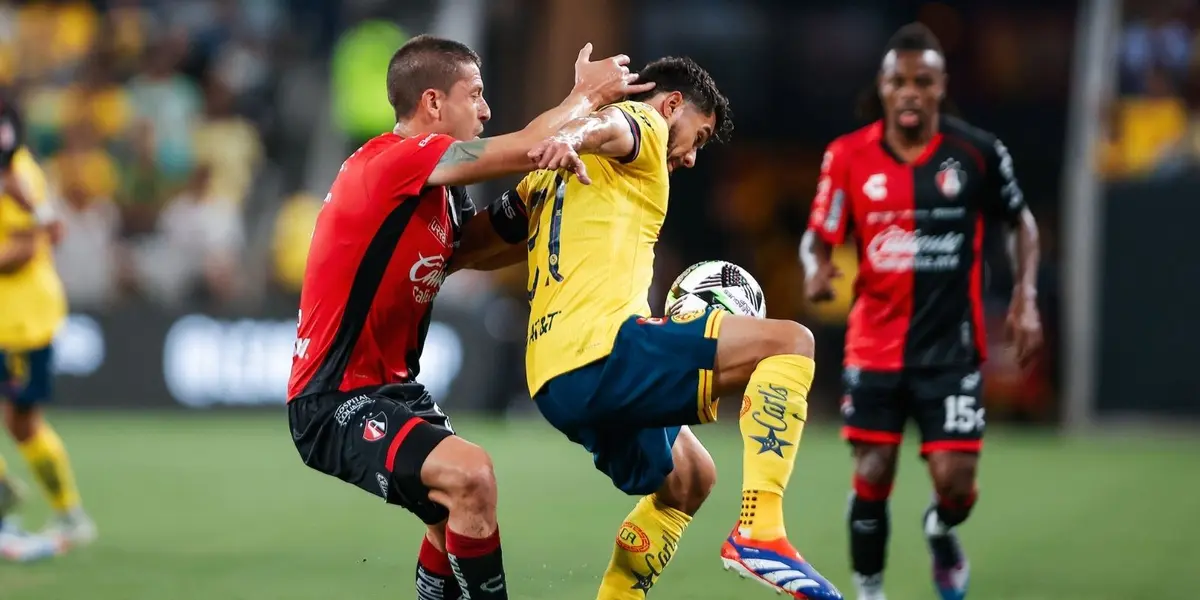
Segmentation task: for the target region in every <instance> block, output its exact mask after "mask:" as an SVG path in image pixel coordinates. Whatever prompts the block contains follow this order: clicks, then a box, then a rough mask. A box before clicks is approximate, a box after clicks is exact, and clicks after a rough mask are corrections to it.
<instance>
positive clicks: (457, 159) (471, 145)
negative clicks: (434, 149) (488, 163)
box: [438, 139, 488, 167]
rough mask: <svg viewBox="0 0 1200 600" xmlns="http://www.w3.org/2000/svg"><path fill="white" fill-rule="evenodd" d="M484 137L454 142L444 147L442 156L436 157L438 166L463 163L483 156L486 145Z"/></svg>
mask: <svg viewBox="0 0 1200 600" xmlns="http://www.w3.org/2000/svg"><path fill="white" fill-rule="evenodd" d="M487 143H488V141H487V140H486V139H479V140H472V141H469V142H454V143H453V144H450V147H449V148H446V153H445V154H442V158H440V159H438V166H439V167H449V166H453V165H459V164H463V163H469V162H475V161H477V160H479V157H481V156H483V150H484V148H485V147H487Z"/></svg>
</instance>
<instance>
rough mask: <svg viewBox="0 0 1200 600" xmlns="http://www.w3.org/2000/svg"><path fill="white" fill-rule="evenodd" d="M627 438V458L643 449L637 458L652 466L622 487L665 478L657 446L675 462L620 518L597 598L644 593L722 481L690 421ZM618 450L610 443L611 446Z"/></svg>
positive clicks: (636, 599)
mask: <svg viewBox="0 0 1200 600" xmlns="http://www.w3.org/2000/svg"><path fill="white" fill-rule="evenodd" d="M672 438H673V439H672ZM626 439H627V440H630V441H629V442H628V443H626V444H624V447H625V448H626V449H627V450H626V451H625V454H627V455H628V458H631V459H633V458H634V456H633V455H634V454H640V455H641V460H639V461H638V462H637V463H636V464H640V465H642V466H643V467H648V468H644V469H641V473H642V475H641V476H638V477H629V478H625V481H627V482H628V484H627V485H621V484H620V483H619V484H618V485H620V486H621V489H622V491H625V492H626V493H630V494H637V493H644V492H645V491H646V489H645V487H646V486H647V485H653V483H654V480H655V478H656V477H657V479H659V480H661V475H658V473H661V472H662V471H661V469H659V468H657V465H655V464H654V463H655V460H654V456H655V455H657V452H656V448H661V449H663V450H665V451H666V452H667V455H668V456H669V457H670V459H671V462H673V464H674V467H673V468H671V470H670V475H667V477H666V480H665V481H664V482H663V483H662V484H661V485H660V486H659V487H658V489H657V490H656V491H654V493H651V494H649V495H647V496H643V497H642V499H641V500H639V501H638V503H637V505H636V506H634V508H633V510H632V511H630V513H629V515H628V516H626V517H625V521H624V522H622V523H621V527H620V528H619V529H618V530H617V540H616V544H615V546H614V548H613V554H612V560H610V561H609V563H608V568H607V569H606V570H605V572H604V578H603V579H602V580H601V582H600V591H599V594H598V595H597V596H596V597H597V600H641V599H642V598H645V597H646V595H647V594H648V593H649V591H650V589H651V588H653V587H654V584H655V583H657V582H658V578H659V576H660V575H661V574H662V572H663V570H665V569H666V568H667V564H668V563H670V561H671V558H672V557H673V556H674V555H675V553H676V551H677V550H678V548H679V542H680V540H681V539H682V537H683V533H684V531H685V530H686V529H687V527H688V525H689V524H690V523H691V521H692V517H693V516H695V514H696V512H697V511H699V510H700V506H701V505H702V504H704V501H705V500H706V499H707V498H708V495H709V494H710V493H711V492H712V488H713V486H715V485H716V483H717V467H716V465H715V464H714V463H713V460H712V456H710V455H709V454H708V451H707V450H705V449H704V446H703V445H702V444H701V443H700V440H698V439H696V436H695V434H693V433H692V432H691V430H690V429H688V428H687V427H683V428H668V429H645V430H642V431H641V432H640V433H639V434H638V435H637V436H636V439H631V438H626ZM672 441H673V442H674V443H672ZM610 446H611V445H610ZM613 450H615V448H611V447H610V448H608V451H610V452H611V451H613ZM625 464H635V463H634V462H627V463H625ZM666 468H670V467H669V466H666ZM614 479H616V480H619V479H621V478H614ZM650 489H653V488H650Z"/></svg>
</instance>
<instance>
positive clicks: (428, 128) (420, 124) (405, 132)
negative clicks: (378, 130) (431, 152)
mask: <svg viewBox="0 0 1200 600" xmlns="http://www.w3.org/2000/svg"><path fill="white" fill-rule="evenodd" d="M392 133H394V134H396V135H398V136H400V137H406V138H410V137H419V136H422V135H429V134H431V133H444V132H442V131H438V130H437V128H436V127H434V126H433V124H432V123H428V122H424V121H422V120H420V119H409V120H407V121H399V122H397V123H396V126H395V127H393V128H392Z"/></svg>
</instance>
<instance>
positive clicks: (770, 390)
mask: <svg viewBox="0 0 1200 600" xmlns="http://www.w3.org/2000/svg"><path fill="white" fill-rule="evenodd" d="M758 395H759V397H760V398H762V401H763V407H762V410H756V411H754V412H753V413H752V414H751V418H753V419H754V422H755V423H758V424H759V425H762V426H763V427H764V428H765V429H766V430H767V431H766V434H764V435H752V436H750V439H752V440H754V441H756V442H758V443H759V444H761V447H760V448H759V449H758V453H759V454H766V453H767V452H773V453H775V454H776V455H778V456H779V457H780V458H783V449H784V448H786V447H788V446H792V445H793V444H792V442H789V441H787V440H781V439H779V434H781V433H784V432H786V431H787V430H788V429H789V428H790V425H789V424H788V417H792V418H794V419H795V420H797V421H801V420H802V419H801V418H800V415H799V414H797V413H792V414H788V405H787V401H788V390H787V388H785V387H783V386H778V385H768V386H767V387H766V388H765V389H764V388H763V387H762V386H759V388H758Z"/></svg>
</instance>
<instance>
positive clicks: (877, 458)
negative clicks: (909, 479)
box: [854, 445, 898, 487]
mask: <svg viewBox="0 0 1200 600" xmlns="http://www.w3.org/2000/svg"><path fill="white" fill-rule="evenodd" d="M897 456H898V448H897V447H896V446H885V445H860V446H856V447H855V449H854V476H855V477H856V478H857V479H859V480H861V481H863V482H865V483H867V484H869V485H872V486H880V487H882V486H891V485H892V483H893V482H894V481H895V480H896V458H897Z"/></svg>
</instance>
